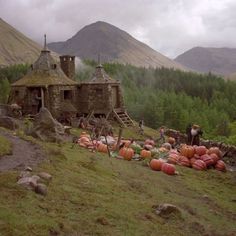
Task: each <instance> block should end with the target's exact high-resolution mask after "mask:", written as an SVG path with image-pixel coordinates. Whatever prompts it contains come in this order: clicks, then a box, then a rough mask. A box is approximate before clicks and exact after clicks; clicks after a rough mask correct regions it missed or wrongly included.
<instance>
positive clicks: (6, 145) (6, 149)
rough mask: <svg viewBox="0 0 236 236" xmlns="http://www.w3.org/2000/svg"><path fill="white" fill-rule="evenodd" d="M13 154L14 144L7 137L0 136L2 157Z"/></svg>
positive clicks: (0, 153)
mask: <svg viewBox="0 0 236 236" xmlns="http://www.w3.org/2000/svg"><path fill="white" fill-rule="evenodd" d="M11 153H12V144H11V142H10V141H8V140H7V139H6V138H5V137H3V136H1V135H0V157H1V156H4V155H8V154H11Z"/></svg>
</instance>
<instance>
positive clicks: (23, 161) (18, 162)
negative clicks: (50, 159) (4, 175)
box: [0, 130, 46, 172]
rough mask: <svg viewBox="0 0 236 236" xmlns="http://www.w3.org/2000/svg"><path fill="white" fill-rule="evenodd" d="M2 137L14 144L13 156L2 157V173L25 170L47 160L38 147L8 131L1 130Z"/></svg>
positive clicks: (0, 161)
mask: <svg viewBox="0 0 236 236" xmlns="http://www.w3.org/2000/svg"><path fill="white" fill-rule="evenodd" d="M0 135H2V136H4V137H5V138H7V139H8V140H9V141H10V142H11V143H12V144H13V152H12V155H6V156H2V157H0V172H1V171H8V170H23V169H24V168H25V167H26V166H30V167H32V166H35V165H37V164H38V163H40V162H42V161H43V160H44V159H45V158H46V155H45V153H44V152H43V151H42V149H41V148H40V147H39V146H38V145H36V144H32V143H31V142H27V141H25V140H22V139H20V138H19V137H17V136H14V135H12V134H10V133H8V132H7V131H3V130H0Z"/></svg>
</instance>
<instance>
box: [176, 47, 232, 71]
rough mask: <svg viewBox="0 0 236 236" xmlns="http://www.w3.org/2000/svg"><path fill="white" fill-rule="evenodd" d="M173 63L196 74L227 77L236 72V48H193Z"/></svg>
mask: <svg viewBox="0 0 236 236" xmlns="http://www.w3.org/2000/svg"><path fill="white" fill-rule="evenodd" d="M175 61H176V62H178V63H180V64H182V65H184V66H186V67H188V68H190V69H192V70H194V71H197V72H202V73H208V72H212V73H215V74H219V75H228V74H232V73H234V72H236V48H204V47H195V48H192V49H190V50H188V51H186V52H184V53H183V54H181V55H179V56H178V57H177V58H176V59H175Z"/></svg>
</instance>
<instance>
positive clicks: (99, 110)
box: [78, 64, 133, 126]
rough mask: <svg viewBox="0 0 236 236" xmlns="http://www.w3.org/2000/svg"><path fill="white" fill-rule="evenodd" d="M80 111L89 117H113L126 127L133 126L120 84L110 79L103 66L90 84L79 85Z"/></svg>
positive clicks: (100, 66)
mask: <svg viewBox="0 0 236 236" xmlns="http://www.w3.org/2000/svg"><path fill="white" fill-rule="evenodd" d="M78 109H79V112H80V113H83V114H85V115H88V116H90V115H95V116H104V117H107V116H112V117H114V118H116V119H117V120H118V121H119V122H120V123H121V124H122V125H124V126H129V125H133V121H132V120H131V119H130V117H129V116H128V114H127V113H126V111H125V106H124V100H123V96H122V91H121V85H120V82H119V81H118V80H114V79H112V78H111V77H109V76H108V74H107V73H106V72H105V71H104V68H103V66H102V65H101V64H99V65H98V66H97V67H96V69H95V72H94V74H93V78H92V79H91V80H90V81H89V82H83V83H81V84H80V85H79V89H78Z"/></svg>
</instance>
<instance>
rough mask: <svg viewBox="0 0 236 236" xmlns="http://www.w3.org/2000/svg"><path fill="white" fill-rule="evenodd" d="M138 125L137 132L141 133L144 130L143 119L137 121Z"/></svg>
mask: <svg viewBox="0 0 236 236" xmlns="http://www.w3.org/2000/svg"><path fill="white" fill-rule="evenodd" d="M138 126H139V133H140V134H142V135H143V133H144V130H143V126H144V121H143V119H141V120H140V121H139V123H138Z"/></svg>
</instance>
